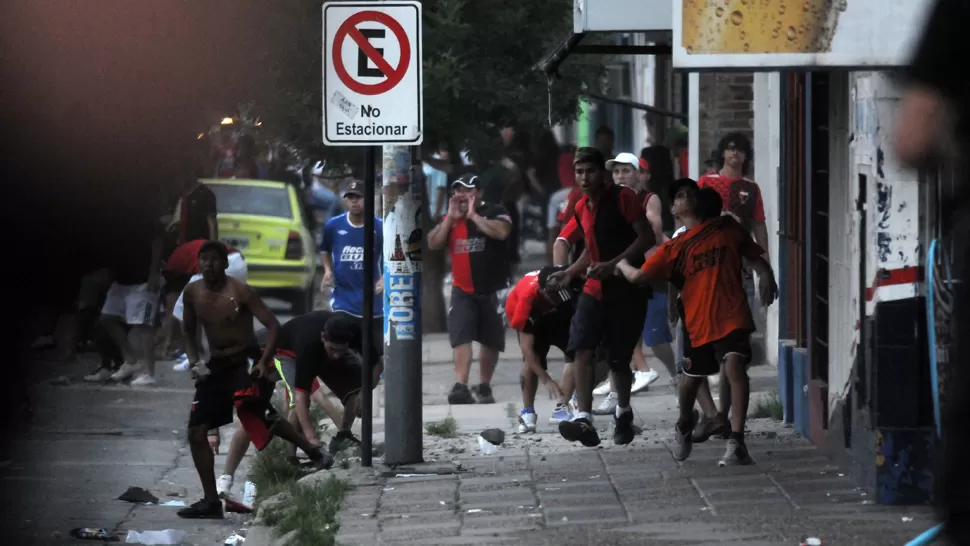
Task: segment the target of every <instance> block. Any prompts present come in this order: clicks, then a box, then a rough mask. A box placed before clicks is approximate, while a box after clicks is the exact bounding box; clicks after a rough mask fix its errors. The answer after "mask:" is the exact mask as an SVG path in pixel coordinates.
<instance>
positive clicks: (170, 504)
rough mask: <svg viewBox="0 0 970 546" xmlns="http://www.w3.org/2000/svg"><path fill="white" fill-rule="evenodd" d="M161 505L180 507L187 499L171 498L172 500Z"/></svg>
mask: <svg viewBox="0 0 970 546" xmlns="http://www.w3.org/2000/svg"><path fill="white" fill-rule="evenodd" d="M159 506H178V507H182V506H185V501H180V500H170V501H165V502H163V503H162V504H160V505H159Z"/></svg>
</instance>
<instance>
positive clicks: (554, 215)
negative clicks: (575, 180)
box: [546, 188, 571, 229]
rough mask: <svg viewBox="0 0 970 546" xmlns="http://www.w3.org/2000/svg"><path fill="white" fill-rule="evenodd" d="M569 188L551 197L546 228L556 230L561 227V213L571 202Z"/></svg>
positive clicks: (547, 210)
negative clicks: (555, 228)
mask: <svg viewBox="0 0 970 546" xmlns="http://www.w3.org/2000/svg"><path fill="white" fill-rule="evenodd" d="M570 191H571V190H570V189H569V188H563V189H561V190H559V191H557V192H556V193H554V194H552V195H551V196H549V206H548V207H547V208H546V227H547V228H550V229H551V228H554V227H556V226H558V225H559V211H560V210H561V209H562V208H563V207H565V206H566V203H567V202H568V201H569V192H570Z"/></svg>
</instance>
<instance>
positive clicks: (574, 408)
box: [567, 396, 579, 421]
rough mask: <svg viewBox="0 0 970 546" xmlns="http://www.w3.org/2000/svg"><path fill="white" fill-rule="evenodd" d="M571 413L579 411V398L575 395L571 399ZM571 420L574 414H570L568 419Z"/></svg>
mask: <svg viewBox="0 0 970 546" xmlns="http://www.w3.org/2000/svg"><path fill="white" fill-rule="evenodd" d="M569 413H571V414H576V413H579V400H577V399H576V397H575V396H574V397H572V398H570V399H569ZM571 420H572V415H570V417H569V419H567V421H571Z"/></svg>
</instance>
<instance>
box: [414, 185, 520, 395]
mask: <svg viewBox="0 0 970 546" xmlns="http://www.w3.org/2000/svg"><path fill="white" fill-rule="evenodd" d="M451 188H452V190H454V194H452V196H451V199H450V200H449V201H448V213H447V214H446V215H445V219H444V220H442V221H441V223H440V224H438V225H437V226H436V227H435V228H434V229H433V230H431V233H429V234H428V247H429V248H430V249H431V250H437V249H440V248H444V247H445V246H447V247H448V254H449V257H450V258H451V267H452V277H453V281H452V282H453V286H452V289H451V308H450V309H449V311H448V336H449V338H450V341H451V347H452V349H453V350H454V359H455V375H456V376H457V382H456V383H455V385H454V387H452V389H451V392H450V393H449V394H448V403H449V404H474V403H475V401H476V400H475V396H473V395H472V390H471V389H469V388H468V376H469V373H470V371H471V365H472V342H473V341H477V342H478V343H479V345H480V348H479V353H478V354H479V366H480V369H479V373H480V374H481V375H480V377H481V383H480V384H479V385H478V386H477V387H475V389H474V391H475V395H476V396H477V398H478V403H480V404H494V403H495V398H494V397H493V396H492V387H491V382H492V374H493V373H495V365H496V364H497V363H498V355H499V353H501V352H503V351H505V325H504V324H503V322H502V317H501V316H500V315H499V300H498V295H497V292H499V291H500V290H503V289H504V288H506V287H507V286H508V278H509V252H508V249H507V248H506V246H507V243H506V240H507V239H508V238H509V234H510V233H511V232H512V219H511V217H510V216H509V213H508V211H507V210H506V209H505V207H503V206H501V205H495V204H491V203H485V202H483V201H482V190H481V188H480V184H479V177H477V176H475V175H472V174H466V175H462V176H461V177H460V178H458V179H457V180H455V181H454V182H453V183H452V185H451Z"/></svg>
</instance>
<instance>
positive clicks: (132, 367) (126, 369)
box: [111, 362, 138, 381]
mask: <svg viewBox="0 0 970 546" xmlns="http://www.w3.org/2000/svg"><path fill="white" fill-rule="evenodd" d="M137 371H138V365H137V364H129V363H127V362H125V363H124V364H122V365H121V367H120V368H118V371H116V372H115V373H113V374H111V379H112V380H114V381H124V380H125V379H128V378H129V377H131V376H133V375H135V372H137Z"/></svg>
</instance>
